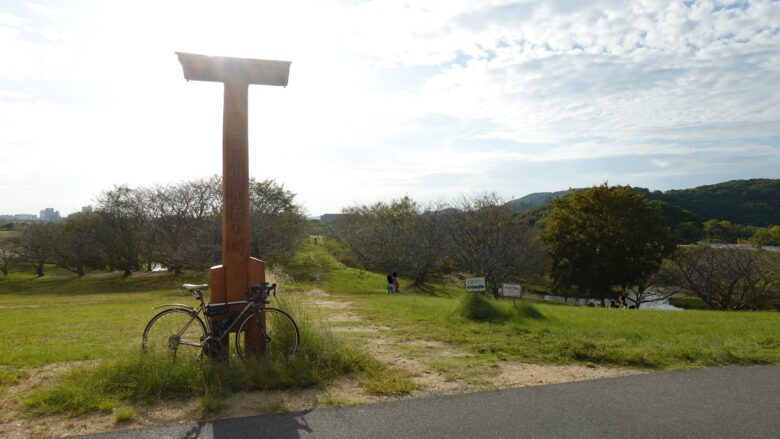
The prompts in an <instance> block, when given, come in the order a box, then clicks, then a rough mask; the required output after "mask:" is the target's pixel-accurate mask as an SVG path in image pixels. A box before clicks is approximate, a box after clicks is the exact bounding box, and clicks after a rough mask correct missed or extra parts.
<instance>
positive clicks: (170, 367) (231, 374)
mask: <svg viewBox="0 0 780 439" xmlns="http://www.w3.org/2000/svg"><path fill="white" fill-rule="evenodd" d="M279 305H280V307H282V308H284V309H286V310H288V311H291V313H292V314H293V315H294V316H295V319H296V321H297V323H298V325H299V329H300V332H301V345H300V348H299V351H298V352H296V353H295V354H294V355H291V356H273V355H268V356H265V357H258V358H256V359H253V360H251V361H248V362H241V361H239V360H238V359H237V358H236V357H233V358H232V359H231V360H230V361H229V362H218V361H212V360H209V359H207V358H204V357H200V358H195V359H189V360H187V359H177V360H174V359H172V358H169V357H165V356H145V355H141V354H132V355H124V356H122V357H120V358H118V359H114V360H105V361H102V362H100V363H99V364H98V365H96V366H95V367H93V368H87V369H80V370H73V371H70V372H69V373H67V374H66V375H65V376H64V377H63V378H62V379H61V380H60V381H59V382H57V383H56V384H54V385H52V386H49V387H44V388H41V389H38V390H34V391H33V392H32V393H31V394H29V395H28V396H27V397H26V398H24V400H23V401H22V403H23V405H24V407H25V408H26V410H27V412H28V413H30V414H32V415H40V414H46V413H67V414H70V415H79V414H83V413H87V412H94V411H101V410H105V409H106V408H107V407H109V408H110V407H113V406H115V405H116V404H117V403H119V402H123V403H131V404H149V403H154V402H158V401H163V400H171V399H190V398H197V399H198V400H199V402H200V407H201V409H202V410H203V411H211V410H215V409H218V408H220V407H221V406H222V403H221V401H222V400H223V399H224V398H225V397H227V396H229V395H230V394H231V393H233V392H237V391H247V390H268V389H295V388H304V387H311V386H318V385H324V384H326V383H327V382H329V381H331V380H332V379H334V378H335V377H338V376H341V375H343V374H346V373H350V372H353V371H359V370H371V368H372V364H373V363H372V361H371V360H370V359H369V357H368V356H367V355H366V354H365V353H364V352H362V351H359V350H357V349H355V348H353V347H351V346H349V345H348V344H346V343H345V342H344V341H343V340H341V339H340V338H338V337H336V336H335V335H334V334H333V333H331V332H330V331H328V330H326V329H324V328H323V327H321V326H320V325H319V324H316V323H314V321H313V320H312V319H311V318H309V317H308V316H307V315H306V313H305V312H304V311H303V310H302V309H301V308H300V307H299V306H297V305H296V303H295V301H294V300H289V299H286V300H284V301H283V303H280V304H279Z"/></svg>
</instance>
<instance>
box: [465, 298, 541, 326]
mask: <svg viewBox="0 0 780 439" xmlns="http://www.w3.org/2000/svg"><path fill="white" fill-rule="evenodd" d="M455 314H456V315H457V316H460V317H462V318H464V319H466V320H471V321H474V322H493V323H501V322H507V321H515V322H522V321H523V320H525V319H533V320H544V319H545V316H544V314H542V312H541V311H539V309H538V308H537V307H535V306H534V305H532V304H530V303H523V302H521V303H519V304H514V303H513V304H512V305H509V303H507V302H499V301H496V300H495V299H493V298H491V297H488V296H485V295H484V294H475V293H466V294H464V295H463V296H462V297H461V299H460V301H459V302H458V306H457V307H456V308H455Z"/></svg>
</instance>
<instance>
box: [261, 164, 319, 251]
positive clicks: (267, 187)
mask: <svg viewBox="0 0 780 439" xmlns="http://www.w3.org/2000/svg"><path fill="white" fill-rule="evenodd" d="M249 217H250V218H249V220H250V227H251V238H252V245H251V249H252V255H253V256H255V257H258V258H260V259H263V260H267V261H288V260H291V259H292V258H293V256H294V255H295V250H296V249H297V248H298V247H299V246H300V244H301V242H303V240H304V239H305V238H306V235H307V231H308V223H307V222H306V215H305V214H304V210H303V208H302V207H301V206H299V205H298V204H296V203H295V194H294V193H292V192H290V191H288V190H286V189H285V188H284V186H283V185H281V184H279V183H276V182H275V181H273V180H263V181H257V180H255V179H253V178H252V179H250V180H249Z"/></svg>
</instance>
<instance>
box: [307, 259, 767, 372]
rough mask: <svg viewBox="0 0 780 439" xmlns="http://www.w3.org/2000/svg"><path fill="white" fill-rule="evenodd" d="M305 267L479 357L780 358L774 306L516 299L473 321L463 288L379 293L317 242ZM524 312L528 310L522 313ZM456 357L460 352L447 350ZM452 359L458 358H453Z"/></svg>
mask: <svg viewBox="0 0 780 439" xmlns="http://www.w3.org/2000/svg"><path fill="white" fill-rule="evenodd" d="M308 253H309V254H308V255H306V259H307V261H308V262H307V264H308V268H307V269H308V270H309V271H311V272H319V279H320V287H321V288H323V289H325V290H326V291H329V292H331V293H332V294H336V295H338V296H339V297H340V298H342V299H344V300H349V301H351V302H352V303H353V309H354V310H356V311H357V312H359V313H361V314H364V315H366V316H367V317H368V320H367V321H368V322H370V324H371V325H384V326H388V327H390V328H393V333H394V334H395V335H396V336H398V337H401V338H406V339H409V340H412V339H427V340H435V341H440V342H443V343H446V344H448V345H450V346H453V347H455V348H457V349H459V350H462V351H465V352H468V353H471V354H474V355H475V356H478V357H480V358H481V359H482V360H487V361H488V362H489V360H493V361H502V360H509V361H518V362H531V363H556V364H565V363H572V362H579V363H594V364H600V365H607V366H609V365H614V366H631V367H639V368H649V369H664V370H670V369H685V368H690V367H697V366H705V365H725V364H757V363H758V364H760V363H780V313H779V312H722V311H698V310H697V311H682V312H679V311H660V310H627V309H605V308H588V307H574V306H561V305H558V304H555V305H553V304H546V303H543V302H534V301H530V300H525V299H524V300H520V301H518V303H521V304H524V306H525V307H526V308H527V307H532V308H533V309H534V310H535V311H538V313H532V314H534V315H531V316H528V315H525V316H524V315H523V313H522V312H513V310H512V308H513V305H512V302H511V301H508V300H504V301H499V302H495V301H493V300H492V299H489V300H490V301H491V302H495V303H494V304H495V306H497V307H498V308H499V309H501V310H503V312H504V313H505V314H506V315H508V316H511V317H508V318H506V319H503V320H502V321H497V322H475V321H470V320H468V319H466V318H463V317H462V316H461V315H459V313H458V312H457V309H458V307H459V305H460V303H461V301H462V298H463V296H464V295H465V294H466V293H464V292H462V291H461V290H460V289H459V288H455V287H444V286H436V287H435V288H433V290H432V292H431V295H428V294H415V293H414V292H410V291H409V290H408V289H406V288H404V282H402V288H401V292H402V293H401V294H397V295H392V296H388V295H387V294H386V293H385V280H384V276H383V275H382V274H377V273H368V272H364V271H361V270H357V269H353V268H348V267H345V266H343V265H341V264H339V263H338V262H337V261H335V260H334V259H333V258H332V257H331V256H330V254H329V253H328V252H327V251H326V250H325V248H324V246H317V247H315V246H312V247H310V248H309V250H308ZM526 314H528V313H526ZM453 361H460V360H453ZM452 366H453V367H454V368H455V369H457V367H456V366H457V365H455V364H453V365H452Z"/></svg>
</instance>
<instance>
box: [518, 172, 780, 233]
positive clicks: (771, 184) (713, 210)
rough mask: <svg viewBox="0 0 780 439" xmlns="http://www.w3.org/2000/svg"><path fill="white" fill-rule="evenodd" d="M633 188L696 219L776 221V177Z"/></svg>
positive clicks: (535, 197)
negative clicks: (669, 187)
mask: <svg viewBox="0 0 780 439" xmlns="http://www.w3.org/2000/svg"><path fill="white" fill-rule="evenodd" d="M634 189H635V190H637V191H639V192H642V193H644V194H645V196H646V197H647V198H648V199H649V200H658V201H661V202H664V203H666V204H668V205H670V206H672V207H674V208H679V209H682V210H687V211H690V212H691V213H693V215H695V216H696V217H697V219H698V220H699V221H707V220H710V219H719V220H727V221H731V222H732V223H734V224H742V225H754V226H760V227H766V226H769V225H772V224H780V179H768V178H761V179H753V180H732V181H727V182H724V183H717V184H711V185H707V186H699V187H696V188H693V189H679V190H669V191H665V192H661V191H652V192H651V191H650V190H649V189H645V188H634ZM567 192H568V191H561V192H540V193H535V194H531V195H526V196H525V197H522V198H519V199H516V200H512V201H510V202H509V203H507V204H508V205H509V206H510V207H512V209H513V210H514V211H515V212H526V211H529V210H532V209H535V208H538V207H541V206H545V205H548V204H549V203H550V201H551V200H552V199H553V198H554V197H557V196H561V195H565V194H566V193H567Z"/></svg>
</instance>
